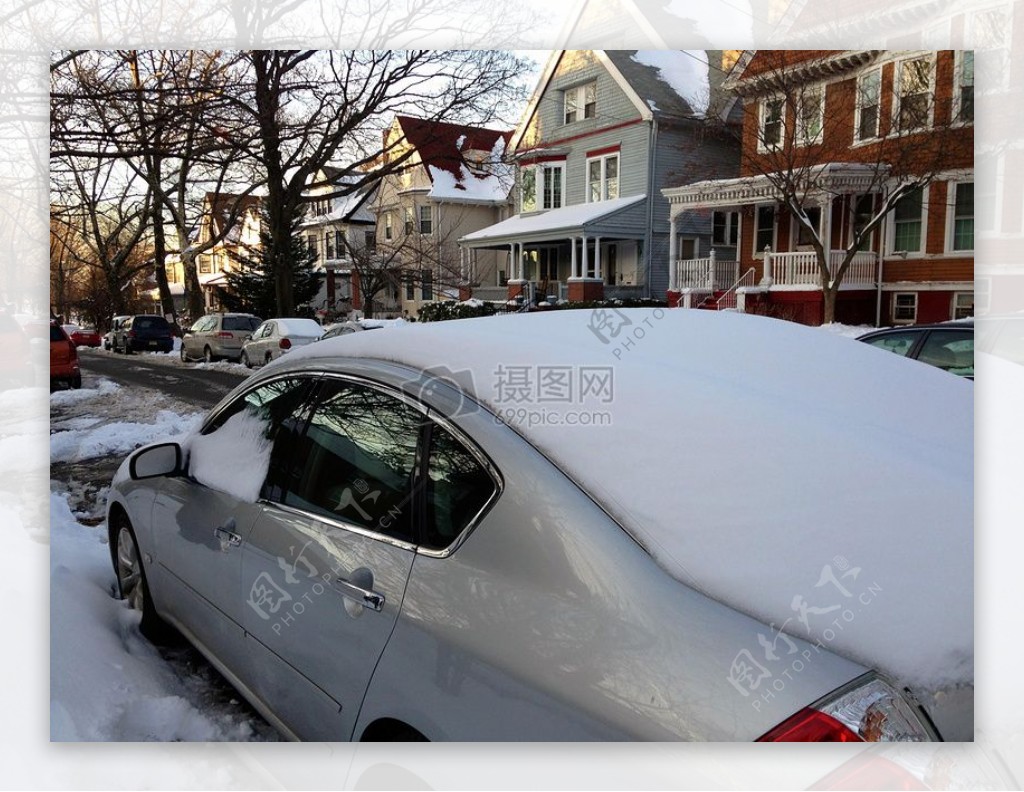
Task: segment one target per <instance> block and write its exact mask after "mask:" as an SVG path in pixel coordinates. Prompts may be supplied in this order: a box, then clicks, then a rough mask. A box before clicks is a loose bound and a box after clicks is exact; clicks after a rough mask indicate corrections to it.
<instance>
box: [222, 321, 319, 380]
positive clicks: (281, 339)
mask: <svg viewBox="0 0 1024 792" xmlns="http://www.w3.org/2000/svg"><path fill="white" fill-rule="evenodd" d="M323 334H324V329H323V328H322V327H321V326H320V325H319V324H318V323H317V322H315V321H314V320H313V319H296V318H288V319H268V320H267V321H265V322H264V323H263V324H261V325H260V326H259V327H257V328H256V329H255V330H254V331H253V334H252V338H250V339H249V340H248V341H246V342H245V343H244V344H243V345H242V358H241V360H242V363H244V364H245V366H246V368H252V367H253V366H263V365H266V364H267V363H269V362H270V361H272V360H276V359H277V358H279V357H281V355H283V354H284V353H285V352H287V351H288V350H289V349H291V348H293V347H300V346H305V345H306V344H312V343H313V342H314V341H317V340H319V338H320V336H322V335H323Z"/></svg>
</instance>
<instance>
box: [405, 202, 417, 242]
mask: <svg viewBox="0 0 1024 792" xmlns="http://www.w3.org/2000/svg"><path fill="white" fill-rule="evenodd" d="M413 217H414V215H413V211H412V207H411V206H407V207H405V235H406V236H409V235H410V234H412V232H413V231H414V230H415V227H416V226H415V224H414V221H413Z"/></svg>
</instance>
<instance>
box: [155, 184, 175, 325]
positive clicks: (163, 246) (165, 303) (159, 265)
mask: <svg viewBox="0 0 1024 792" xmlns="http://www.w3.org/2000/svg"><path fill="white" fill-rule="evenodd" d="M166 261H167V242H166V238H165V235H164V211H163V207H162V205H161V204H160V202H159V201H154V202H153V271H154V274H155V275H156V287H157V290H158V291H159V292H160V307H161V312H162V313H163V315H164V318H165V319H167V321H168V322H171V323H174V322H175V321H177V317H176V316H175V311H174V297H173V296H172V295H171V287H170V286H169V285H168V284H167V267H166Z"/></svg>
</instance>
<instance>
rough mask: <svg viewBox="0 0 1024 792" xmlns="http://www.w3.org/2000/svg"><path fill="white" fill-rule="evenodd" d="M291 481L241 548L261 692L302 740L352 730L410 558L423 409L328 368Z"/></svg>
mask: <svg viewBox="0 0 1024 792" xmlns="http://www.w3.org/2000/svg"><path fill="white" fill-rule="evenodd" d="M319 389H320V392H319V393H318V395H317V396H316V398H315V402H316V407H315V409H314V410H313V412H312V416H311V418H310V420H309V422H308V425H307V428H306V432H305V435H304V436H303V437H302V439H301V440H300V441H299V442H298V444H297V446H296V456H295V459H294V463H293V464H294V466H295V468H296V475H294V476H293V477H292V481H293V482H294V483H293V484H292V485H290V486H289V487H288V488H287V490H285V491H284V492H283V493H281V496H280V498H279V499H278V502H277V503H276V504H266V505H265V508H264V511H263V513H262V515H261V516H260V518H259V520H258V521H257V523H256V525H255V526H254V527H253V530H252V533H251V535H250V537H249V541H248V542H246V544H245V545H244V547H243V552H242V579H243V587H244V588H245V591H246V593H247V597H246V599H247V607H246V608H245V613H244V618H245V622H244V626H245V631H246V635H247V638H248V640H249V642H250V644H251V646H252V649H251V656H252V658H253V665H254V666H255V667H256V668H257V672H256V677H255V678H254V686H255V689H256V690H257V691H258V695H259V696H260V697H261V698H262V699H263V700H264V701H265V702H266V703H267V704H268V705H270V707H271V709H272V710H273V711H274V712H275V713H276V714H277V715H278V716H279V717H280V718H281V720H282V721H283V722H284V723H285V725H286V726H287V727H288V728H289V729H290V730H291V731H293V732H294V733H295V734H296V735H298V736H300V737H302V738H303V739H349V738H350V737H351V735H352V730H353V727H354V724H355V719H356V717H357V715H358V712H359V707H360V703H361V701H362V698H363V694H364V693H365V691H366V688H367V685H368V684H369V681H370V677H371V675H372V674H373V670H374V668H375V666H376V664H377V661H378V660H379V658H380V656H381V653H382V652H383V650H384V646H385V644H386V643H387V641H388V638H389V637H390V635H391V632H392V630H393V629H394V626H395V623H396V620H397V617H398V613H399V610H400V608H401V604H402V598H403V596H404V593H405V587H406V583H407V581H408V577H409V572H410V569H411V568H412V562H413V558H414V556H415V545H414V544H413V526H414V524H415V523H414V518H415V514H414V512H415V492H416V487H417V482H418V480H419V474H418V468H419V466H420V454H419V444H420V437H421V433H422V432H423V427H424V425H425V420H426V419H425V417H424V414H423V412H422V411H421V410H420V409H419V408H417V407H415V406H413V404H411V403H410V402H409V401H407V400H406V399H405V398H404V397H399V396H397V395H395V394H393V393H390V392H386V391H384V390H383V389H381V388H379V387H376V386H373V385H369V384H366V383H357V382H354V381H351V380H348V379H345V378H334V377H331V376H329V375H325V379H324V380H323V382H322V383H321V384H320V386H319Z"/></svg>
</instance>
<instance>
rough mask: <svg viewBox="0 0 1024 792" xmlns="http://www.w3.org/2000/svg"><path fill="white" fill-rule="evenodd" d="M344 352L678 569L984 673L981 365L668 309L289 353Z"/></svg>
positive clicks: (738, 602)
mask: <svg viewBox="0 0 1024 792" xmlns="http://www.w3.org/2000/svg"><path fill="white" fill-rule="evenodd" d="M346 356H359V357H373V358H378V359H383V360H389V361H394V362H398V363H403V364H406V365H409V366H413V367H415V368H417V369H428V370H433V371H435V372H436V373H437V374H438V376H441V377H444V378H446V379H451V380H455V381H456V382H458V383H459V384H460V385H461V386H462V387H463V388H464V389H465V390H467V391H469V392H470V393H472V394H473V395H474V396H475V398H476V399H477V400H478V401H480V402H482V403H484V404H486V405H487V406H488V407H489V409H491V410H492V411H494V412H495V413H496V415H498V416H500V417H501V418H502V419H503V420H505V421H506V422H507V423H509V424H510V425H511V426H513V428H515V429H516V430H517V431H519V432H520V433H521V434H523V435H524V436H525V437H527V438H528V439H529V440H530V441H531V442H532V443H533V444H534V445H536V446H537V447H538V448H539V449H540V450H542V451H543V452H544V453H545V454H546V455H547V456H549V457H550V458H551V459H552V460H554V461H555V462H556V463H558V464H559V465H560V466H561V467H562V468H563V469H564V470H565V471H566V472H567V473H568V474H569V475H570V476H572V477H573V478H574V479H575V480H577V481H578V482H579V483H580V484H581V486H583V487H584V488H585V489H587V490H588V491H589V492H590V493H591V494H592V495H593V496H594V497H595V498H596V499H597V500H599V501H600V502H601V503H602V504H603V505H604V506H605V507H606V508H607V510H608V511H609V512H610V513H611V514H612V515H613V516H614V517H615V518H616V519H617V520H618V521H619V522H620V523H621V524H622V525H623V527H624V528H626V530H628V531H629V532H630V533H631V534H632V535H633V536H634V537H635V538H636V540H637V541H638V542H640V543H641V544H642V545H643V546H644V547H646V548H647V549H648V550H649V552H650V553H651V554H652V556H653V557H654V558H655V559H656V560H657V561H658V562H659V564H661V565H662V566H663V567H664V568H665V569H666V570H667V571H668V572H669V573H670V574H672V575H673V576H675V577H676V578H677V579H679V580H680V581H682V582H683V583H686V584H687V585H690V586H692V587H694V588H696V589H698V590H700V591H702V592H705V593H707V594H708V595H710V596H712V597H714V598H715V599H717V600H719V601H721V602H724V603H726V604H728V605H730V606H732V607H734V608H736V609H738V610H741V611H743V612H745V613H748V614H750V615H752V616H755V617H757V618H758V619H760V620H762V621H763V622H765V623H766V624H770V625H773V626H774V627H775V628H777V629H780V630H784V631H785V632H786V633H790V634H793V635H799V636H800V637H804V638H807V639H809V640H810V641H811V642H812V643H813V644H815V645H816V646H820V647H821V648H823V649H827V650H830V651H834V652H837V653H839V654H841V655H844V656H847V657H849V658H851V659H853V660H856V661H858V662H861V663H863V664H865V665H867V666H870V667H873V668H876V669H878V670H880V671H883V672H885V673H887V674H889V675H890V676H892V677H894V678H896V679H897V680H899V681H901V682H903V683H906V684H909V685H911V686H913V687H914V688H915V689H917V690H918V691H923V692H928V691H932V692H933V691H936V690H940V689H949V688H951V687H963V686H970V685H973V656H974V655H973V384H972V383H970V382H968V381H965V380H962V379H960V378H958V377H955V376H952V375H950V374H948V373H946V372H943V371H940V370H938V369H935V368H933V367H931V366H927V365H925V364H922V363H918V362H916V361H909V360H905V359H902V358H899V357H898V356H896V355H893V354H891V353H888V352H884V351H882V350H878V349H874V348H872V347H870V346H868V345H865V344H858V343H855V342H853V341H852V340H850V339H848V338H842V337H838V336H836V335H834V334H831V333H828V332H826V331H823V330H822V329H818V328H807V327H803V326H799V325H795V324H792V323H787V322H782V321H777V320H772V319H766V318H763V317H755V316H747V315H741V314H731V313H716V312H710V311H686V310H664V309H654V310H650V309H628V310H621V311H619V310H597V311H553V312H547V313H542V314H532V315H526V316H510V317H502V316H499V317H489V318H484V319H470V320H459V321H449V322H439V323H434V324H426V325H414V324H410V325H408V326H406V327H403V328H401V331H400V332H392V333H360V334H358V335H357V336H350V337H347V338H344V339H328V340H327V341H324V342H322V343H318V344H314V345H312V346H310V347H305V348H303V349H301V350H295V351H294V352H293V353H292V354H291V355H289V356H288V361H287V362H288V364H289V365H294V364H296V363H298V362H299V361H300V360H304V359H308V358H311V357H346ZM754 648H755V649H757V647H754ZM765 650H766V651H768V648H767V647H765ZM771 651H772V652H774V653H776V654H777V655H784V654H785V653H786V652H787V651H788V649H787V646H786V643H785V639H784V638H781V639H779V640H776V641H775V642H774V644H773V646H772V649H771Z"/></svg>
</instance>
